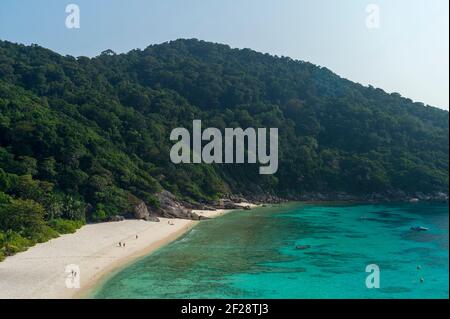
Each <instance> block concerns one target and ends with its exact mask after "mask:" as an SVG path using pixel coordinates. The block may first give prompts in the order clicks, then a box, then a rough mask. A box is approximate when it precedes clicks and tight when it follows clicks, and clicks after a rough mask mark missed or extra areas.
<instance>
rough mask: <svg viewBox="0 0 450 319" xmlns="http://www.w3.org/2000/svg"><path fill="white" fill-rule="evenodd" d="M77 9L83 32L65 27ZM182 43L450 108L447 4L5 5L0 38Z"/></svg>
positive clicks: (87, 43)
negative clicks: (286, 62)
mask: <svg viewBox="0 0 450 319" xmlns="http://www.w3.org/2000/svg"><path fill="white" fill-rule="evenodd" d="M69 4H76V5H78V7H79V9H80V28H70V29H69V28H67V27H66V18H67V16H68V15H69V13H66V6H67V5H69ZM372 4H373V5H375V7H374V6H370V5H372ZM373 8H375V9H373ZM367 10H369V11H367ZM179 38H197V39H201V40H206V41H212V42H218V43H224V44H228V45H230V46H231V47H234V48H250V49H253V50H256V51H260V52H264V53H270V54H274V55H278V56H289V57H291V58H293V59H299V60H303V61H308V62H311V63H314V64H317V65H320V66H324V67H327V68H329V69H330V70H332V71H334V72H335V73H337V74H339V75H340V76H342V77H345V78H347V79H349V80H352V81H355V82H359V83H362V84H363V85H368V84H371V85H373V86H375V87H379V88H382V89H384V90H385V91H387V92H398V93H400V94H401V95H403V96H405V97H408V98H411V99H412V100H414V101H418V102H423V103H425V104H428V105H432V106H436V107H440V108H443V109H447V110H448V109H449V89H448V88H449V1H448V0H366V1H365V0H239V1H238V0H126V1H125V0H70V1H66V0H40V1H29V0H1V1H0V39H1V40H8V41H12V42H18V43H24V44H31V43H36V44H39V45H41V46H43V47H46V48H49V49H52V50H54V51H56V52H59V53H61V54H64V55H65V54H69V55H72V56H81V55H84V56H96V55H98V54H99V53H100V52H102V51H104V50H105V49H112V50H113V51H115V52H117V53H122V52H127V51H129V50H132V49H136V48H140V49H144V48H145V47H147V46H148V45H150V44H157V43H162V42H166V41H170V40H175V39H179Z"/></svg>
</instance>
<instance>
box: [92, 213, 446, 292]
mask: <svg viewBox="0 0 450 319" xmlns="http://www.w3.org/2000/svg"><path fill="white" fill-rule="evenodd" d="M448 221H449V211H448V206H447V205H445V204H442V205H440V204H399V205H393V204H389V205H342V204H340V205H338V204H337V205H330V204H326V205H317V204H314V205H312V204H311V205H309V204H289V205H282V206H274V207H265V208H258V209H255V210H252V211H239V212H232V213H229V214H227V215H225V216H224V217H221V218H218V219H213V220H208V221H204V222H201V223H200V224H199V225H198V226H197V227H195V228H194V229H193V230H192V231H190V232H189V233H188V234H186V235H185V236H183V237H182V238H180V239H179V240H177V241H175V242H173V243H172V244H170V245H168V246H166V247H164V248H162V249H160V250H158V251H156V252H155V253H153V254H151V255H149V256H147V257H145V258H143V259H141V260H139V261H137V262H136V263H134V264H132V265H130V266H128V267H126V268H124V269H123V270H121V271H119V272H117V273H116V274H114V275H113V276H112V277H111V278H110V279H109V280H107V281H106V282H105V283H104V284H103V285H102V286H101V287H99V288H98V289H97V290H96V291H95V292H93V295H92V297H93V298H448V296H449V259H448V258H449V256H448V249H449V246H448V242H449V237H448ZM414 225H421V226H425V227H429V228H430V229H429V230H428V231H426V232H416V231H412V230H410V227H411V226H414ZM296 245H310V246H311V247H310V248H309V249H304V250H299V249H296V247H295V246H296ZM369 264H377V265H378V266H379V268H380V288H379V289H368V288H367V287H366V284H365V281H366V277H367V276H368V275H369V274H368V273H366V272H365V269H366V266H367V265H369ZM420 278H423V279H424V281H423V282H422V283H421V281H420Z"/></svg>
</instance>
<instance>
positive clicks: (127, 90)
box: [0, 40, 449, 250]
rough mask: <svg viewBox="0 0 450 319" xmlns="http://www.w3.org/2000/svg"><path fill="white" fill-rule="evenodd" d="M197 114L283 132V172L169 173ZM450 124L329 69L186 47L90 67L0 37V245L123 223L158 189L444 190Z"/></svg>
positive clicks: (105, 56) (95, 61) (225, 168)
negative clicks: (178, 143) (175, 147)
mask: <svg viewBox="0 0 450 319" xmlns="http://www.w3.org/2000/svg"><path fill="white" fill-rule="evenodd" d="M193 119H201V120H202V122H203V126H204V127H208V126H211V127H217V128H219V129H224V128H225V127H242V128H247V127H255V128H258V127H278V128H279V132H280V138H279V149H280V150H279V158H280V159H279V169H278V172H277V173H276V174H275V175H273V176H267V175H265V176H264V175H259V171H258V169H259V164H245V165H244V164H240V165H226V164H217V165H206V164H183V165H174V164H172V163H171V162H170V157H169V151H170V148H171V146H172V144H173V143H172V142H171V141H170V140H169V135H170V132H171V130H172V129H173V128H176V127H180V126H181V127H186V128H190V127H191V126H192V120H193ZM448 119H449V118H448V112H447V111H443V110H440V109H437V108H434V107H429V106H425V105H423V104H421V103H414V102H413V101H411V100H409V99H406V98H403V97H401V96H400V95H399V94H387V93H386V92H384V91H383V90H381V89H376V88H373V87H364V86H362V85H359V84H356V83H353V82H351V81H348V80H346V79H343V78H341V77H339V76H338V75H336V74H334V73H332V72H331V71H330V70H328V69H326V68H321V67H318V66H315V65H313V64H310V63H307V62H302V61H296V60H292V59H290V58H286V57H274V56H270V55H267V54H261V53H258V52H255V51H252V50H248V49H244V50H237V49H231V48H230V47H228V46H226V45H221V44H213V43H208V42H203V41H198V40H177V41H173V42H169V43H164V44H160V45H153V46H149V47H148V48H146V49H145V50H133V51H130V52H128V53H126V54H115V53H114V52H112V51H109V50H108V51H105V52H103V53H102V54H101V55H99V56H98V57H95V58H92V59H90V58H86V57H79V58H74V57H71V56H61V55H59V54H57V53H54V52H52V51H50V50H47V49H44V48H42V47H39V46H35V45H33V46H24V45H18V44H13V43H10V42H5V41H0V231H1V230H2V231H3V233H0V246H2V245H1V242H2V241H3V243H4V244H3V246H4V247H5V245H6V244H5V243H8V242H15V243H16V242H17V241H20V240H23V241H24V243H23V246H26V245H28V244H29V243H25V242H26V241H31V242H35V241H42V240H46V239H47V238H48V237H51V236H56V235H57V233H58V232H59V233H61V232H65V231H71V230H72V228H73V227H78V226H79V222H78V221H80V220H81V221H83V220H86V219H87V220H91V221H102V220H105V219H107V218H108V217H109V216H112V215H121V214H126V213H128V212H130V210H131V208H132V205H133V204H135V203H136V202H138V201H139V200H143V201H145V202H146V203H147V204H148V205H150V206H153V207H157V206H158V200H157V198H156V197H155V194H156V193H158V192H159V191H160V190H162V189H166V190H168V191H170V192H172V193H173V194H175V195H177V196H178V197H179V198H180V199H185V200H189V201H198V202H206V201H210V200H214V199H217V198H219V197H220V196H221V195H223V194H243V195H259V194H266V193H270V194H275V195H278V196H281V197H291V198H295V197H298V196H300V195H301V194H305V193H311V192H320V193H323V194H328V193H334V192H344V193H347V194H353V195H356V196H362V195H365V194H372V193H378V194H396V193H405V194H414V193H416V192H422V193H425V194H433V193H437V192H444V193H446V194H447V193H448V156H449V137H448V133H449V125H448ZM88 204H89V207H92V209H88V210H86V209H85V208H86V206H87V205H88ZM86 212H87V215H86ZM43 234H45V235H43ZM11 238H13V239H11ZM14 238H15V239H14ZM20 247H21V245H18V247H16V249H20ZM11 250H14V247H13V248H11Z"/></svg>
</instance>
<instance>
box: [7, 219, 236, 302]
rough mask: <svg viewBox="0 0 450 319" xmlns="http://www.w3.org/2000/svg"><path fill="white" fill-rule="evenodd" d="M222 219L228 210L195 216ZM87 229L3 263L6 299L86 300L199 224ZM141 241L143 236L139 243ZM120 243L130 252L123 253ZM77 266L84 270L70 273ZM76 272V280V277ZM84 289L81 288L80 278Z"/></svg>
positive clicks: (104, 225) (112, 225) (106, 225)
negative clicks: (98, 286)
mask: <svg viewBox="0 0 450 319" xmlns="http://www.w3.org/2000/svg"><path fill="white" fill-rule="evenodd" d="M194 212H196V213H198V214H199V215H202V216H205V217H210V218H213V217H217V216H221V215H223V214H225V213H226V212H227V211H225V210H215V211H194ZM160 220H161V222H159V223H154V222H146V221H141V220H126V221H122V222H109V223H100V224H91V225H86V226H84V227H82V228H81V229H79V230H78V231H77V232H76V233H74V234H68V235H63V236H60V237H58V238H55V239H53V240H50V241H49V242H46V243H42V244H38V245H36V246H34V247H31V248H30V249H28V250H27V251H25V252H22V253H19V254H17V255H14V256H11V257H8V258H6V260H4V261H3V262H0V298H1V299H5V298H6V299H11V298H25V299H43V298H45V299H47V298H57V299H68V298H82V297H84V295H85V294H86V292H87V291H90V290H91V289H92V288H93V287H94V285H95V284H97V283H98V282H99V280H101V279H102V278H104V277H105V276H107V275H108V274H110V273H111V272H112V271H114V270H116V269H118V268H120V267H122V266H124V265H126V264H127V263H129V262H131V261H133V260H135V259H136V258H139V257H141V256H144V255H147V254H149V253H151V252H152V251H154V250H156V249H158V248H159V247H161V246H163V245H165V244H167V243H169V242H171V241H173V240H175V239H176V238H178V237H179V236H181V235H182V234H184V233H185V232H187V231H188V230H190V229H191V228H192V227H194V226H195V225H196V224H197V223H198V222H196V221H192V220H182V219H171V220H170V223H171V224H173V225H170V224H169V219H167V218H160ZM136 235H137V236H138V237H137V238H136ZM119 242H122V243H125V247H119ZM69 265H75V266H76V267H78V268H79V271H77V268H76V267H75V268H73V267H71V268H69V270H67V271H68V272H66V267H67V266H69ZM73 269H75V271H76V274H75V273H72V270H73ZM78 277H79V279H80V280H79V282H80V285H79V286H80V288H67V285H66V281H68V282H69V287H70V286H71V285H72V286H74V285H75V286H76V282H77V280H76V279H75V280H72V278H78Z"/></svg>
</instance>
